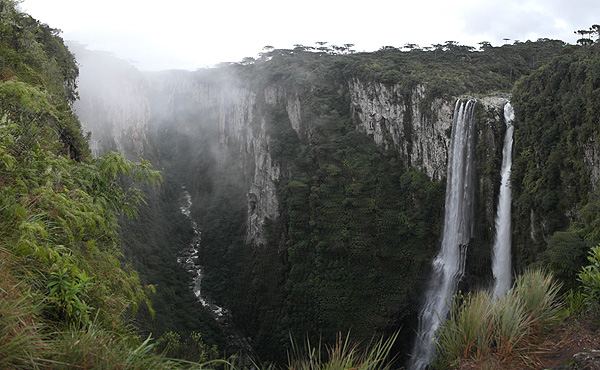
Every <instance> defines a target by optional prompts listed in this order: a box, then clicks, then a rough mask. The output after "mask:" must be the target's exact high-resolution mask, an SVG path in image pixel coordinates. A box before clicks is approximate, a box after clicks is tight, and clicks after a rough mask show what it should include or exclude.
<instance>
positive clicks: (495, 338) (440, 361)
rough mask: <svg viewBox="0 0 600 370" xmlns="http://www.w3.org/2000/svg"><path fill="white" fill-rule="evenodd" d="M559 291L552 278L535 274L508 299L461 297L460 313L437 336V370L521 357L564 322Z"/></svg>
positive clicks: (526, 275)
mask: <svg viewBox="0 0 600 370" xmlns="http://www.w3.org/2000/svg"><path fill="white" fill-rule="evenodd" d="M559 291H560V284H557V283H556V282H554V280H553V278H552V275H551V274H550V273H548V272H546V271H544V270H542V269H535V270H528V271H526V272H525V273H524V274H523V275H521V276H520V277H518V278H517V280H516V281H515V283H514V286H513V288H512V289H511V290H510V291H509V292H508V294H507V295H506V296H505V297H502V298H498V297H494V296H493V295H492V294H491V293H489V292H477V293H474V294H470V295H468V296H467V297H466V298H464V299H462V301H461V300H460V299H458V298H456V299H455V301H457V302H455V303H456V304H455V307H456V308H455V309H454V310H453V311H452V313H451V316H450V318H449V319H448V320H447V321H446V322H445V323H444V326H443V327H442V328H441V329H440V332H439V333H438V338H437V340H438V342H437V357H436V361H435V363H434V365H435V367H438V368H443V369H447V368H453V367H457V366H459V364H460V363H461V362H463V361H464V360H468V359H471V360H473V361H475V362H480V363H486V360H487V359H488V358H490V357H495V358H496V359H497V360H500V361H504V360H508V359H510V358H513V357H521V353H522V352H523V351H524V350H525V349H527V348H529V347H530V346H531V345H532V343H534V342H535V341H537V340H538V339H539V338H540V335H539V334H540V333H543V332H544V331H545V330H548V329H549V328H551V327H553V326H554V325H556V324H558V322H559V321H560V319H561V308H562V303H561V301H560V295H559ZM494 361H495V360H494ZM494 361H491V362H490V361H487V362H489V363H494Z"/></svg>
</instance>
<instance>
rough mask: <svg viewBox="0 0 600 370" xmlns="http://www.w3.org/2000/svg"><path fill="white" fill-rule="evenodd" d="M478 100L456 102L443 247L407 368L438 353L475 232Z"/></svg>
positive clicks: (421, 366) (415, 369) (419, 367)
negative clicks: (441, 330)
mask: <svg viewBox="0 0 600 370" xmlns="http://www.w3.org/2000/svg"><path fill="white" fill-rule="evenodd" d="M474 105H475V100H469V101H467V102H461V101H457V102H456V105H455V108H454V117H453V125H452V138H451V144H450V153H449V158H448V175H447V180H446V181H447V183H446V201H445V214H444V230H443V237H442V246H441V249H440V251H439V253H438V255H437V256H436V257H435V259H434V260H433V266H432V267H433V268H432V276H431V279H430V282H429V287H428V290H427V293H426V295H425V297H426V301H425V305H424V307H423V309H422V310H421V313H420V315H419V327H418V333H417V335H418V336H417V340H416V341H415V345H414V349H413V352H412V357H411V360H410V361H409V365H408V368H409V369H413V370H422V369H426V368H427V366H428V365H429V362H430V361H431V359H432V358H433V355H434V353H435V336H436V332H437V330H438V328H439V326H440V323H441V322H443V321H444V320H445V318H446V316H447V315H448V312H449V310H450V304H451V301H452V296H453V295H454V294H455V292H456V289H457V285H458V282H459V280H460V279H461V277H462V275H463V273H464V265H465V255H466V248H467V244H468V243H469V239H470V238H471V237H472V234H473V198H474V187H475V180H474V177H475V176H474V168H473V167H474V163H473V155H474V154H473V149H474V128H473V107H474Z"/></svg>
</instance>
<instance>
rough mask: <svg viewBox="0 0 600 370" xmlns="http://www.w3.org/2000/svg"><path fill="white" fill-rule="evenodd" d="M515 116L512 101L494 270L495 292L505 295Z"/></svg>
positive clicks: (508, 110) (506, 111)
mask: <svg viewBox="0 0 600 370" xmlns="http://www.w3.org/2000/svg"><path fill="white" fill-rule="evenodd" d="M514 118H515V114H514V112H513V108H512V106H511V105H510V103H506V105H505V106H504V121H505V122H506V134H505V136H504V148H503V149H502V183H501V185H500V195H499V197H498V213H497V215H496V239H495V241H494V249H493V252H494V257H493V260H492V261H493V262H492V271H493V273H494V294H495V295H497V296H503V295H505V294H506V292H508V289H509V288H510V283H511V277H512V276H511V260H510V258H511V257H510V244H511V218H510V217H511V214H510V203H511V200H512V194H511V193H512V192H511V188H510V169H511V167H512V144H513V131H514V129H515V127H514V126H513V124H512V122H513V120H514Z"/></svg>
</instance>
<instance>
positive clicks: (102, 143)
mask: <svg viewBox="0 0 600 370" xmlns="http://www.w3.org/2000/svg"><path fill="white" fill-rule="evenodd" d="M72 49H74V53H75V54H76V57H77V60H78V62H79V63H80V77H79V95H80V97H81V99H80V100H77V101H76V102H75V104H74V108H75V111H76V113H77V115H78V116H79V118H80V120H81V122H82V127H83V129H84V130H85V131H87V132H91V137H90V149H91V150H92V154H94V155H96V156H98V155H101V154H103V153H105V152H107V151H118V152H121V153H124V154H126V155H127V156H128V157H130V158H131V159H139V158H140V157H143V156H145V155H146V153H147V152H148V151H149V148H148V122H149V119H150V106H149V101H148V86H147V83H146V79H145V78H144V77H143V75H142V74H141V73H140V72H139V71H138V70H137V69H135V68H134V67H133V66H131V65H130V64H129V63H127V62H124V61H122V60H119V59H116V58H114V57H113V56H111V55H110V54H108V53H100V52H95V53H91V52H89V51H88V50H85V49H84V48H83V47H81V46H77V45H75V46H72Z"/></svg>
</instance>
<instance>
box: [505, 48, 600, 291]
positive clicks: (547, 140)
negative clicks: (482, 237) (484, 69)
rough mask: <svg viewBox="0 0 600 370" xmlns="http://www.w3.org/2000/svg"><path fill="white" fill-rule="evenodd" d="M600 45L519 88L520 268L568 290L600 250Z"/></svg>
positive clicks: (574, 52) (564, 58) (554, 64)
mask: <svg viewBox="0 0 600 370" xmlns="http://www.w3.org/2000/svg"><path fill="white" fill-rule="evenodd" d="M599 71H600V44H598V43H596V44H594V45H592V46H590V47H575V46H573V47H568V48H565V50H564V52H563V53H562V55H560V56H558V57H557V58H555V59H553V60H552V61H551V62H550V63H548V64H546V65H544V66H543V67H542V68H540V69H538V70H537V71H536V72H534V73H533V74H532V75H531V76H529V77H527V78H524V79H523V80H521V81H519V83H518V84H517V85H516V86H515V89H514V95H513V102H514V103H513V105H514V107H515V117H516V120H515V127H516V131H515V144H514V145H515V158H514V164H513V169H512V176H511V182H512V184H513V189H514V190H513V191H514V205H515V206H514V208H513V209H514V219H515V223H514V225H515V232H514V235H515V238H514V239H515V240H514V246H515V250H516V260H515V262H516V267H517V269H519V270H522V269H523V268H524V267H525V266H527V265H528V264H530V263H532V262H535V261H539V262H541V263H544V264H547V265H548V266H549V268H551V269H552V270H553V271H554V273H555V274H556V276H557V277H559V278H560V279H562V280H563V281H565V284H566V287H568V288H572V287H574V281H575V275H576V274H577V272H578V271H579V269H580V267H581V266H582V265H584V264H585V262H586V260H585V256H586V255H587V252H588V250H589V249H590V248H591V247H592V246H594V245H596V244H597V243H598V242H600V235H599V234H598V228H597V226H598V224H599V222H600V212H599V211H598V210H599V209H600V208H599V207H600V203H599V198H598V197H599V194H598V190H597V186H598V176H597V175H596V174H594V171H595V170H594V168H597V160H598V144H597V143H598V141H599V140H600V131H599V127H600V125H599V123H600V121H599V118H598V117H600V72H599Z"/></svg>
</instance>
